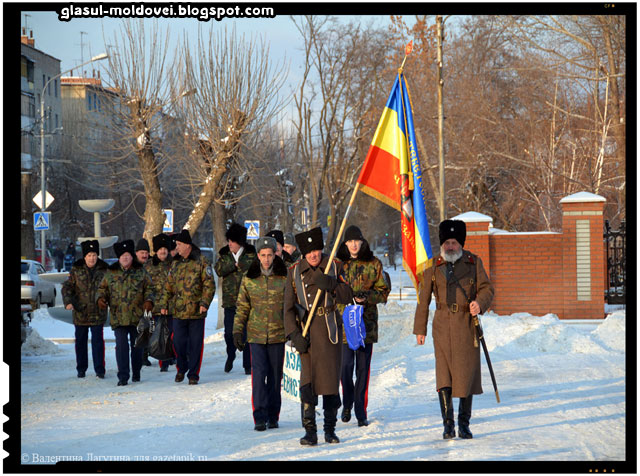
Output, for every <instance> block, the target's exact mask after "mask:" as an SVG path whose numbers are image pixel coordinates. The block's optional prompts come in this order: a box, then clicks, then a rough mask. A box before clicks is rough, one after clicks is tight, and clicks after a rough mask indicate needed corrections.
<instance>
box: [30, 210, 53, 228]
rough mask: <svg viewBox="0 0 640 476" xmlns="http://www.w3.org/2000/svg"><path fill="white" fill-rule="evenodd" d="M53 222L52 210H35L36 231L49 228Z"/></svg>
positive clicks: (34, 225) (34, 226)
mask: <svg viewBox="0 0 640 476" xmlns="http://www.w3.org/2000/svg"><path fill="white" fill-rule="evenodd" d="M50 223H51V212H35V213H34V214H33V229H34V231H42V230H48V229H49V224H50Z"/></svg>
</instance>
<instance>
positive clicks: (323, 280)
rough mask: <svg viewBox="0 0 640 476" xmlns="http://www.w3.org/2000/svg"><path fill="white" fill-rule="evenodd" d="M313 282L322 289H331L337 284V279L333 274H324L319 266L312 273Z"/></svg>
mask: <svg viewBox="0 0 640 476" xmlns="http://www.w3.org/2000/svg"><path fill="white" fill-rule="evenodd" d="M312 278H313V284H315V285H316V286H318V287H319V288H320V289H322V290H323V291H333V290H334V289H335V288H336V287H337V286H338V280H337V279H336V278H334V277H333V276H329V275H328V274H324V273H323V272H322V270H321V269H320V268H318V269H316V270H315V272H314V273H313V276H312Z"/></svg>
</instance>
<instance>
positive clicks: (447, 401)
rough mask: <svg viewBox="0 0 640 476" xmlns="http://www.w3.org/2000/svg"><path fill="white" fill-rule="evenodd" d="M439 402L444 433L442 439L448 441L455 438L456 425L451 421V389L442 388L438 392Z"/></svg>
mask: <svg viewBox="0 0 640 476" xmlns="http://www.w3.org/2000/svg"><path fill="white" fill-rule="evenodd" d="M438 397H439V400H440V412H441V413H442V424H443V425H444V433H442V438H443V439H445V440H450V439H451V438H455V436H456V429H455V428H456V424H455V422H454V420H453V401H452V399H451V387H443V388H441V389H440V390H438Z"/></svg>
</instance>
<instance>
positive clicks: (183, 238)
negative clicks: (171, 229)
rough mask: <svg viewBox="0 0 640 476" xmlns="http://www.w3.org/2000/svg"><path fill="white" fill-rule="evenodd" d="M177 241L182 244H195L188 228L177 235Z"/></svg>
mask: <svg viewBox="0 0 640 476" xmlns="http://www.w3.org/2000/svg"><path fill="white" fill-rule="evenodd" d="M176 241H179V242H180V243H186V244H187V245H191V244H193V242H192V241H191V234H190V233H189V230H187V229H186V228H183V229H182V231H181V232H180V233H178V234H177V235H176Z"/></svg>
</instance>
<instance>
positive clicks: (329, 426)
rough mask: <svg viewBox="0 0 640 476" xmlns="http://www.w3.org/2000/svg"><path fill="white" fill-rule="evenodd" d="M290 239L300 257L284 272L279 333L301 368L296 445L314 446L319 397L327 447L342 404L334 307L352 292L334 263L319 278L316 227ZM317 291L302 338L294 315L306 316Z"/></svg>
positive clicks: (321, 263)
mask: <svg viewBox="0 0 640 476" xmlns="http://www.w3.org/2000/svg"><path fill="white" fill-rule="evenodd" d="M295 238H296V242H297V243H298V247H299V248H300V252H301V253H302V255H303V256H304V257H303V258H302V259H301V260H300V261H298V262H297V263H296V264H295V265H293V266H291V267H290V268H289V271H288V272H287V282H286V284H285V291H284V331H285V335H286V336H287V338H289V339H291V341H292V342H293V345H294V346H295V348H296V350H297V351H298V352H300V360H301V364H302V365H301V367H302V368H301V372H300V399H301V401H302V425H303V426H304V429H305V435H304V436H303V437H302V438H301V439H300V444H301V445H315V444H317V442H318V437H317V433H316V431H317V427H316V412H315V411H316V405H317V404H318V395H322V407H323V409H324V439H325V441H326V442H327V443H339V442H340V440H339V439H338V437H337V436H336V434H335V427H336V421H337V414H338V409H339V408H340V405H341V402H340V394H339V391H340V371H341V367H342V318H341V316H340V315H339V314H338V313H337V312H336V303H341V304H348V303H350V302H351V300H352V299H353V293H352V291H351V288H350V287H349V285H348V284H346V282H345V281H344V278H343V277H342V265H341V263H340V261H338V260H334V262H333V263H332V266H331V268H330V270H329V272H328V274H324V270H325V268H326V267H327V263H328V262H329V257H328V256H327V255H324V254H322V249H323V248H324V241H323V239H322V230H321V229H320V228H314V229H312V230H309V231H307V232H304V233H300V234H298V235H296V237H295ZM319 289H321V290H323V291H324V292H322V293H321V295H320V300H319V301H318V305H317V307H316V310H315V313H314V316H313V319H312V321H311V324H310V325H309V329H308V334H307V335H306V336H305V337H303V336H302V331H303V329H304V322H305V321H306V318H305V317H306V316H305V317H303V318H302V320H301V319H300V314H299V313H298V310H299V309H302V310H306V311H307V315H308V311H309V310H310V309H311V307H312V306H313V301H314V299H315V297H316V293H317V292H318V290H319ZM297 306H300V307H297Z"/></svg>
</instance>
